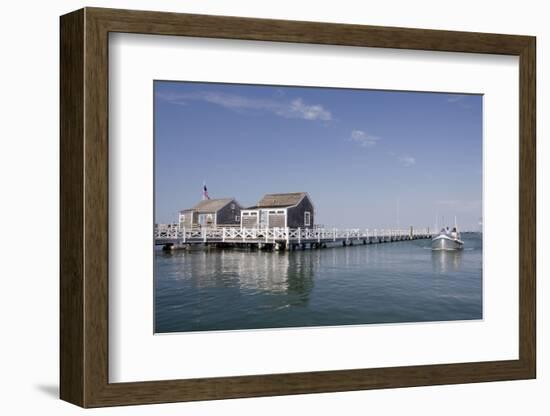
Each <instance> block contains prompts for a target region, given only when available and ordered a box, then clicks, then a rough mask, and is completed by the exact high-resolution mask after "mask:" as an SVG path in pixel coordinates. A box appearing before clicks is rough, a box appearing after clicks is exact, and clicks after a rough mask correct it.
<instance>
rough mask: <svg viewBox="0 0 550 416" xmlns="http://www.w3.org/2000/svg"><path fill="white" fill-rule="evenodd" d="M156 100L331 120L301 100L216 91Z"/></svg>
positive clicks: (325, 112)
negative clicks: (198, 102) (199, 103)
mask: <svg viewBox="0 0 550 416" xmlns="http://www.w3.org/2000/svg"><path fill="white" fill-rule="evenodd" d="M157 98H158V99H161V100H164V101H167V102H170V103H172V104H178V105H188V104H189V102H190V101H202V102H207V103H210V104H214V105H218V106H220V107H223V108H227V109H229V110H233V111H243V110H252V111H264V112H268V113H272V114H275V115H277V116H279V117H284V118H295V119H302V120H321V121H330V120H332V113H331V112H330V111H329V110H327V109H326V108H324V107H323V106H322V105H320V104H308V103H305V102H304V101H303V100H302V99H301V98H296V99H293V100H290V101H289V100H283V99H282V96H281V99H261V98H250V97H245V96H242V95H236V94H226V93H223V92H216V91H199V92H193V93H182V94H178V93H162V92H161V93H157Z"/></svg>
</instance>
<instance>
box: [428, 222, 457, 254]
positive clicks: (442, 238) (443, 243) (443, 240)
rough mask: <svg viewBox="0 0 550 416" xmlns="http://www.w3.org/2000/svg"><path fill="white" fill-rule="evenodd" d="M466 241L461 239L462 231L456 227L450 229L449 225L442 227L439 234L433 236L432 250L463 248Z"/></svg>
mask: <svg viewBox="0 0 550 416" xmlns="http://www.w3.org/2000/svg"><path fill="white" fill-rule="evenodd" d="M463 248H464V241H462V240H461V239H460V232H459V231H458V228H457V227H456V225H455V227H454V228H453V229H452V230H449V227H446V228H442V229H441V231H440V232H439V234H438V235H436V236H435V237H434V238H432V250H462V249H463Z"/></svg>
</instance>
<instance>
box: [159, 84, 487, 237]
mask: <svg viewBox="0 0 550 416" xmlns="http://www.w3.org/2000/svg"><path fill="white" fill-rule="evenodd" d="M154 93H155V216H156V218H155V221H156V222H160V223H164V222H172V221H175V219H176V218H177V214H176V213H177V212H178V211H179V210H181V209H184V208H189V207H191V206H193V205H194V204H196V203H197V202H198V201H199V200H200V199H201V192H202V184H203V181H205V182H206V184H207V187H208V191H209V194H210V197H211V198H222V197H235V198H236V199H237V200H238V201H239V202H240V203H241V204H242V205H243V206H250V205H254V204H255V203H256V202H257V201H258V200H259V199H260V198H261V197H262V195H263V194H265V193H276V192H301V191H306V192H308V193H309V195H310V197H311V199H312V200H313V202H314V204H315V208H316V215H317V217H316V223H318V224H324V225H325V226H330V227H360V228H389V227H395V226H396V225H397V224H398V223H399V225H400V226H409V225H413V226H417V227H427V226H430V227H433V225H434V223H435V218H436V215H438V216H439V219H440V220H439V224H440V225H441V218H442V217H444V219H445V222H446V223H451V222H452V221H453V218H454V216H455V215H456V216H457V217H458V223H459V225H460V226H461V228H462V229H477V228H479V227H478V223H479V221H480V218H481V213H482V208H481V198H482V96H481V95H462V94H441V93H421V92H400V91H376V90H352V89H336V88H302V87H281V86H257V85H242V84H215V83H188V82H167V81H155V83H154Z"/></svg>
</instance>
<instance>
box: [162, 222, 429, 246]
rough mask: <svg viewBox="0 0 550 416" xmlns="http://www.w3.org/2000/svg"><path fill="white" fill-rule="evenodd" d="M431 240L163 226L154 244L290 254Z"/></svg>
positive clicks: (398, 234) (407, 234)
mask: <svg viewBox="0 0 550 416" xmlns="http://www.w3.org/2000/svg"><path fill="white" fill-rule="evenodd" d="M423 238H431V234H430V230H429V229H415V228H413V227H410V228H409V229H406V230H403V229H401V230H394V229H374V230H368V229H367V230H360V229H343V230H342V229H337V228H333V229H326V228H240V227H224V228H202V229H185V228H180V227H179V226H178V225H177V224H162V225H158V226H157V227H156V228H155V244H156V245H162V246H165V247H167V248H170V247H171V248H177V247H186V246H189V245H192V244H203V245H209V244H215V245H249V246H257V247H258V248H274V249H276V250H281V249H286V250H292V249H296V248H306V247H307V246H309V247H310V248H321V247H326V246H327V244H328V243H341V244H342V245H344V246H345V245H353V244H377V243H389V242H394V241H405V240H416V239H423Z"/></svg>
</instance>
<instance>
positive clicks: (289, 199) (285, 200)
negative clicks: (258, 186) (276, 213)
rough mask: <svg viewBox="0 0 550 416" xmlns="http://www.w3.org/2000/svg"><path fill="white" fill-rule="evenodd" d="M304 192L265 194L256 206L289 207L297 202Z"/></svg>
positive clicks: (304, 194)
mask: <svg viewBox="0 0 550 416" xmlns="http://www.w3.org/2000/svg"><path fill="white" fill-rule="evenodd" d="M306 195H307V194H306V193H305V192H292V193H286V194H265V195H264V197H263V198H262V199H261V200H260V201H259V202H258V204H257V207H258V208H267V207H279V208H283V207H291V206H293V205H296V204H298V203H299V202H300V201H301V200H302V198H303V197H304V196H306Z"/></svg>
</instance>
